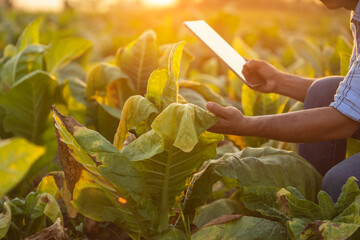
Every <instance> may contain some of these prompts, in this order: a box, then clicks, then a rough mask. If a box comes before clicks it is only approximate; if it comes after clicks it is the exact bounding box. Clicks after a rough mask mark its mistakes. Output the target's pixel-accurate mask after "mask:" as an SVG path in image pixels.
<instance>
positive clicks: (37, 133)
mask: <svg viewBox="0 0 360 240" xmlns="http://www.w3.org/2000/svg"><path fill="white" fill-rule="evenodd" d="M56 86H57V82H56V81H55V80H54V79H53V77H52V76H51V75H49V74H48V73H46V72H43V71H35V72H33V73H31V74H28V75H26V76H25V77H24V78H23V79H22V80H21V81H20V82H18V83H16V85H14V87H13V88H12V89H10V90H9V91H8V92H6V93H5V94H4V95H1V96H0V106H1V107H2V108H4V109H5V111H6V117H5V121H4V127H5V130H6V131H8V132H12V133H14V134H15V135H16V136H22V137H25V138H26V139H28V140H30V141H31V142H34V143H37V144H40V143H41V142H42V140H41V137H42V134H43V132H44V131H45V128H46V120H47V118H48V115H49V113H50V106H51V104H52V103H53V97H54V93H55V88H56Z"/></svg>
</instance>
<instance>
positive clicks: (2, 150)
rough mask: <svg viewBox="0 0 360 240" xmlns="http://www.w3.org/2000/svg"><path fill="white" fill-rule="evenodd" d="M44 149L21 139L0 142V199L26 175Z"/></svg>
mask: <svg viewBox="0 0 360 240" xmlns="http://www.w3.org/2000/svg"><path fill="white" fill-rule="evenodd" d="M44 152H45V149H44V148H43V147H40V146H36V145H34V144H32V143H29V142H28V141H26V140H25V139H22V138H13V139H9V140H3V141H1V142H0V162H1V164H0V165H1V169H0V175H1V178H0V197H1V196H3V195H4V194H6V193H7V192H8V191H10V190H11V189H12V188H13V187H14V186H16V184H17V183H19V182H20V181H21V180H22V179H23V178H24V177H25V175H26V173H27V172H28V170H29V169H30V167H31V166H32V165H33V164H34V162H35V161H36V160H37V159H38V158H39V157H40V156H42V155H43V154H44Z"/></svg>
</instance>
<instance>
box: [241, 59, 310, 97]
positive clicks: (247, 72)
mask: <svg viewBox="0 0 360 240" xmlns="http://www.w3.org/2000/svg"><path fill="white" fill-rule="evenodd" d="M243 74H244V76H245V78H246V81H248V82H249V83H250V84H253V85H255V86H254V87H252V89H254V90H256V91H259V92H263V93H277V94H281V95H284V96H288V97H291V98H294V99H296V100H299V101H302V102H303V101H304V100H305V97H306V93H307V90H308V89H309V87H310V86H311V84H312V83H313V82H314V79H310V78H305V77H300V76H295V75H291V74H288V73H284V72H281V71H279V70H277V69H276V68H275V67H273V66H272V65H270V64H269V63H267V62H265V61H258V60H249V61H248V62H247V63H246V64H245V66H244V68H243Z"/></svg>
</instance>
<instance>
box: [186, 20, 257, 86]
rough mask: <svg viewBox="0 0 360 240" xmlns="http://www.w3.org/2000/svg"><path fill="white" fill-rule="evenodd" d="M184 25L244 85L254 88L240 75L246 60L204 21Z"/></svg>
mask: <svg viewBox="0 0 360 240" xmlns="http://www.w3.org/2000/svg"><path fill="white" fill-rule="evenodd" d="M184 25H185V26H186V27H187V28H189V29H190V31H191V32H193V33H194V34H195V35H196V37H198V38H199V39H200V40H201V41H202V42H204V43H205V44H206V45H207V46H208V47H209V48H210V49H211V50H212V51H213V52H214V53H215V54H216V55H217V56H218V57H219V58H220V59H221V60H222V61H223V62H224V63H225V64H226V65H227V66H228V67H229V68H230V69H231V70H232V71H233V72H234V73H235V74H236V75H237V76H238V77H239V78H240V79H241V80H242V81H243V82H244V83H245V84H247V85H248V86H251V87H252V86H254V85H253V84H250V83H248V82H247V81H246V79H245V77H244V75H243V73H242V70H243V67H244V65H245V63H246V60H245V59H244V58H243V57H242V56H240V55H239V54H238V53H237V52H236V51H235V49H233V48H232V47H231V46H230V44H228V43H227V42H226V41H225V40H224V39H223V38H222V37H221V36H220V35H219V34H218V33H217V32H215V30H214V29H212V28H211V27H210V26H209V25H208V24H207V23H206V22H205V21H203V20H199V21H186V22H184Z"/></svg>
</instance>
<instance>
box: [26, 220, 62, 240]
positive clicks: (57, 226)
mask: <svg viewBox="0 0 360 240" xmlns="http://www.w3.org/2000/svg"><path fill="white" fill-rule="evenodd" d="M43 239H52V240H67V239H68V236H67V234H66V230H65V229H64V227H63V225H62V221H61V219H60V218H58V219H57V220H56V222H54V224H53V225H51V226H50V227H48V228H45V229H43V230H41V231H40V232H38V233H36V234H34V235H32V236H30V237H27V238H25V240H43Z"/></svg>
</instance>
